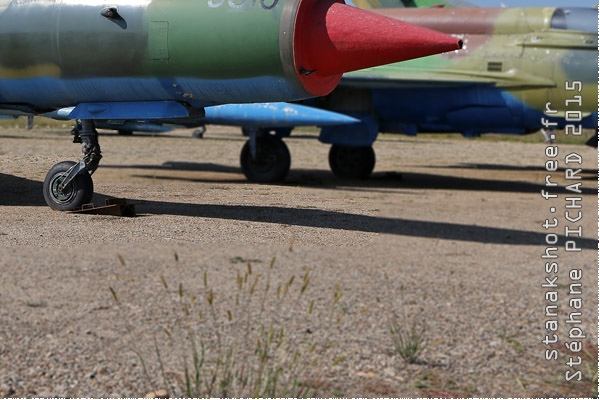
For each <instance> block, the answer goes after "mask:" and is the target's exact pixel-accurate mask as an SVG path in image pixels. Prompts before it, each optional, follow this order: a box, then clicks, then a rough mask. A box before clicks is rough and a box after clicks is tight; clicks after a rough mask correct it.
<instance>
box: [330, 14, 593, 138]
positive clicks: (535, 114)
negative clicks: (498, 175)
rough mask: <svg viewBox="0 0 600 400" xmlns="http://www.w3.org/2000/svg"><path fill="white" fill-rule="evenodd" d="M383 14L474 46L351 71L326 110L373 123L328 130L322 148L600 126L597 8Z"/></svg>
mask: <svg viewBox="0 0 600 400" xmlns="http://www.w3.org/2000/svg"><path fill="white" fill-rule="evenodd" d="M374 11H375V12H378V13H381V14H384V15H387V16H393V17H394V18H398V19H402V20H403V21H406V22H413V23H416V22H418V23H419V24H420V25H422V26H426V27H429V28H432V29H436V30H438V31H441V32H445V33H450V34H453V35H454V36H457V37H459V38H461V39H462V40H463V43H464V49H463V50H461V51H455V52H452V53H445V54H443V55H437V56H430V57H426V58H423V59H419V60H412V61H408V62H405V63H402V64H391V65H388V66H382V67H377V68H371V69H365V70H361V71H357V72H351V73H347V74H345V75H344V78H343V80H342V83H341V84H340V86H339V87H338V89H336V90H335V91H334V92H333V93H332V94H331V95H329V96H328V97H326V98H324V99H322V103H321V105H322V106H324V107H326V108H328V109H331V110H335V111H340V112H346V113H350V114H351V115H354V116H360V117H361V118H362V119H363V125H362V127H358V126H356V125H355V126H347V127H343V128H342V127H340V128H339V129H338V128H327V129H325V130H324V131H323V132H322V135H321V140H322V141H324V142H326V143H335V144H347V145H370V144H371V143H372V142H373V141H374V140H375V138H376V136H377V132H398V133H406V134H416V133H417V132H461V133H463V134H464V135H465V136H477V135H479V134H481V133H487V132H494V133H517V134H520V133H528V132H534V131H537V130H539V129H541V128H542V119H543V118H548V117H551V118H550V119H551V120H552V121H554V122H556V123H557V124H558V125H556V126H557V127H564V126H565V124H567V123H572V124H580V123H581V126H582V127H585V128H595V127H596V126H597V120H598V36H597V18H598V11H597V9H592V8H589V9H582V8H579V9H576V8H574V9H569V10H566V9H561V8H550V7H548V8H448V9H446V8H426V9H410V8H401V9H380V10H374ZM578 116H579V119H578ZM550 127H553V126H550Z"/></svg>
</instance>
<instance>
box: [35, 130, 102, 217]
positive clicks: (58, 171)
mask: <svg viewBox="0 0 600 400" xmlns="http://www.w3.org/2000/svg"><path fill="white" fill-rule="evenodd" d="M71 133H72V134H73V136H74V138H73V142H75V143H81V145H82V146H81V147H82V151H83V158H82V159H81V160H80V161H79V162H73V161H63V162H60V163H58V164H56V165H54V166H53V167H52V168H50V170H49V171H48V173H47V174H46V178H45V179H44V186H43V193H44V199H45V200H46V204H48V206H49V207H50V208H52V209H54V210H59V211H72V210H76V209H79V208H81V206H82V205H84V204H88V203H90V202H91V200H92V196H93V195H94V182H93V181H92V176H91V175H92V174H93V173H94V171H95V170H96V168H98V163H99V162H100V159H101V158H102V154H101V152H100V145H99V143H98V132H97V131H96V129H95V127H94V122H93V121H92V120H82V121H81V123H80V124H77V125H75V127H74V128H73V131H72V132H71Z"/></svg>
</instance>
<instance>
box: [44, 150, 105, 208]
mask: <svg viewBox="0 0 600 400" xmlns="http://www.w3.org/2000/svg"><path fill="white" fill-rule="evenodd" d="M75 164H76V163H75V162H73V161H63V162H60V163H58V164H56V165H54V166H53V167H52V168H50V171H48V173H47V174H46V178H45V179H44V199H45V200H46V204H48V206H49V207H50V208H52V209H54V210H59V211H72V210H76V209H79V208H81V206H82V205H84V204H88V203H90V202H91V200H92V196H93V195H94V182H93V181H92V177H91V176H90V174H88V173H87V172H85V173H82V174H79V175H77V176H76V177H75V179H74V180H73V182H71V184H70V185H69V186H67V187H66V188H65V190H64V191H62V192H61V191H60V190H58V185H60V183H61V182H62V180H63V179H64V176H65V173H66V172H67V171H68V170H69V168H71V167H72V166H73V165H75Z"/></svg>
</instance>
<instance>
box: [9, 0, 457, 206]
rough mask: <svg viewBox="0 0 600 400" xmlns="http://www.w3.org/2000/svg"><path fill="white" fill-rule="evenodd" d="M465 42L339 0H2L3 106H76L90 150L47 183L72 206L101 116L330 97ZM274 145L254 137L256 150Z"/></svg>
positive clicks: (158, 114) (55, 202)
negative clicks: (363, 72) (347, 80)
mask: <svg viewBox="0 0 600 400" xmlns="http://www.w3.org/2000/svg"><path fill="white" fill-rule="evenodd" d="M460 46H461V43H460V40H458V39H456V38H453V37H450V36H448V35H445V34H441V33H438V32H435V31H433V30H430V29H425V28H420V27H417V26H414V25H410V24H406V23H403V22H400V21H397V20H394V19H391V18H388V17H383V16H380V15H377V14H374V13H371V12H369V11H364V10H360V9H356V8H354V7H349V6H346V5H345V4H343V3H340V2H338V1H335V0H239V1H238V0H236V1H234V0H228V1H226V0H117V1H115V2H113V3H109V4H107V3H105V2H103V1H99V0H36V1H18V0H0V113H5V114H10V115H18V114H19V113H22V114H24V115H34V114H35V115H40V114H45V113H49V112H54V111H57V110H61V109H65V108H69V107H73V108H72V109H71V111H70V112H69V113H68V116H67V117H68V118H69V119H77V120H80V121H81V129H80V130H78V131H76V136H75V139H76V141H78V142H80V143H82V150H83V153H84V156H83V158H82V159H81V160H80V161H79V162H71V161H66V162H61V163H59V164H56V165H55V166H53V167H52V168H51V169H50V171H49V172H48V174H47V176H46V179H45V180H44V189H43V191H44V198H45V199H46V202H47V203H48V205H49V206H50V207H52V208H54V209H57V210H72V209H75V208H78V207H79V206H81V205H82V204H85V203H88V202H89V201H90V200H91V198H92V195H93V182H92V179H91V174H92V173H93V172H94V171H95V170H96V168H97V167H98V164H99V161H100V158H101V157H102V156H101V151H100V145H99V142H98V133H97V131H96V128H95V121H97V120H107V119H129V120H139V119H141V120H143V119H170V118H190V117H199V116H202V115H204V108H205V107H210V106H216V105H220V104H227V103H254V102H278V101H291V100H300V99H304V98H309V97H314V96H324V95H326V94H328V93H330V92H331V91H332V90H333V89H334V88H335V86H336V85H337V84H338V82H339V81H340V79H341V76H342V74H343V73H344V72H348V71H352V70H359V69H363V68H367V67H371V66H375V65H382V64H386V63H391V62H398V61H403V60H407V59H411V58H415V57H422V56H426V55H430V54H436V53H440V52H444V51H450V50H454V49H458V48H460ZM263 142H264V141H263V140H260V137H258V136H257V135H255V138H254V139H252V143H251V146H250V150H251V151H250V154H251V156H252V157H258V154H259V153H260V150H261V147H262V144H263ZM275 143H276V142H275ZM267 144H268V146H273V143H272V142H270V141H269V142H268V143H267ZM274 146H277V144H275V145H274Z"/></svg>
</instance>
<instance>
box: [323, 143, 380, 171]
mask: <svg viewBox="0 0 600 400" xmlns="http://www.w3.org/2000/svg"><path fill="white" fill-rule="evenodd" d="M329 167H330V168H331V170H332V171H333V173H334V174H335V176H337V177H338V178H345V179H366V178H368V177H369V175H371V172H373V169H374V168H375V151H374V150H373V147H371V146H357V147H354V146H342V145H337V144H334V145H332V146H331V149H329Z"/></svg>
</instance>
